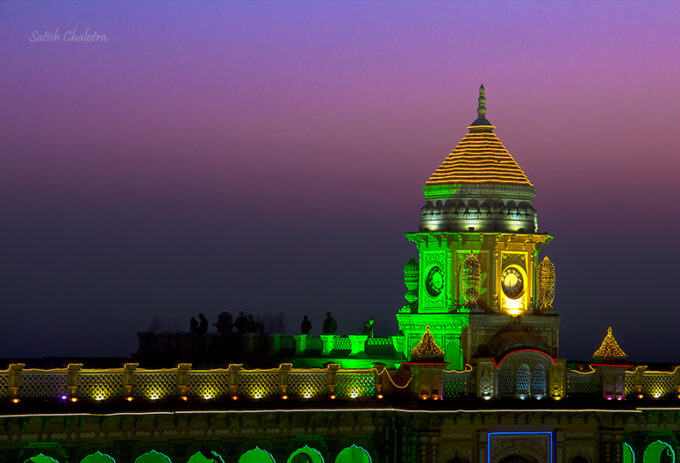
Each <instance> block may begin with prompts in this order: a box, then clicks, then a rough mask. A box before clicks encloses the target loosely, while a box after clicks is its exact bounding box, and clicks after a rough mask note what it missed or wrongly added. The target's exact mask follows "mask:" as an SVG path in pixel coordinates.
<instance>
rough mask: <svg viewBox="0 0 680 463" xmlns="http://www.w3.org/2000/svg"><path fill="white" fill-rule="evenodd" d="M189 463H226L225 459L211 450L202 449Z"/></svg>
mask: <svg viewBox="0 0 680 463" xmlns="http://www.w3.org/2000/svg"><path fill="white" fill-rule="evenodd" d="M187 463H224V458H222V456H221V455H220V454H219V453H217V452H213V451H212V450H209V449H201V450H199V451H198V452H196V453H194V454H193V455H192V456H191V458H189V461H188V462H187Z"/></svg>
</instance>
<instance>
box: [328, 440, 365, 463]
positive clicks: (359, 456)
mask: <svg viewBox="0 0 680 463" xmlns="http://www.w3.org/2000/svg"><path fill="white" fill-rule="evenodd" d="M335 463H371V456H370V455H369V454H368V452H367V451H366V450H364V449H363V448H362V447H358V446H356V445H354V444H352V446H351V447H347V448H345V449H343V450H341V451H340V453H338V456H337V457H335Z"/></svg>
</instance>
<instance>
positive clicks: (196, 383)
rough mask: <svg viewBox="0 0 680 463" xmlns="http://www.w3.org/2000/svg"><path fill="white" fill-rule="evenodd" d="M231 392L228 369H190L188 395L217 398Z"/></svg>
mask: <svg viewBox="0 0 680 463" xmlns="http://www.w3.org/2000/svg"><path fill="white" fill-rule="evenodd" d="M229 394H230V391H229V372H228V371H227V370H224V369H221V370H209V371H189V374H188V377H187V395H189V396H192V397H200V398H202V399H215V398H219V397H223V396H228V395H229Z"/></svg>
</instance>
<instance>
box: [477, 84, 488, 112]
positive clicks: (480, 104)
mask: <svg viewBox="0 0 680 463" xmlns="http://www.w3.org/2000/svg"><path fill="white" fill-rule="evenodd" d="M484 116H486V97H485V96H484V85H483V84H482V85H480V86H479V98H477V119H482V118H483V117H484Z"/></svg>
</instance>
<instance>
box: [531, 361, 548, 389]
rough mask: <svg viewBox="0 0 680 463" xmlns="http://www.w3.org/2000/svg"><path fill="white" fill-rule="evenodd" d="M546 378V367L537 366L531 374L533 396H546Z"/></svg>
mask: <svg viewBox="0 0 680 463" xmlns="http://www.w3.org/2000/svg"><path fill="white" fill-rule="evenodd" d="M545 391H546V378H545V367H544V366H543V365H541V364H538V365H535V366H534V369H533V371H532V372H531V394H532V395H545Z"/></svg>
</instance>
